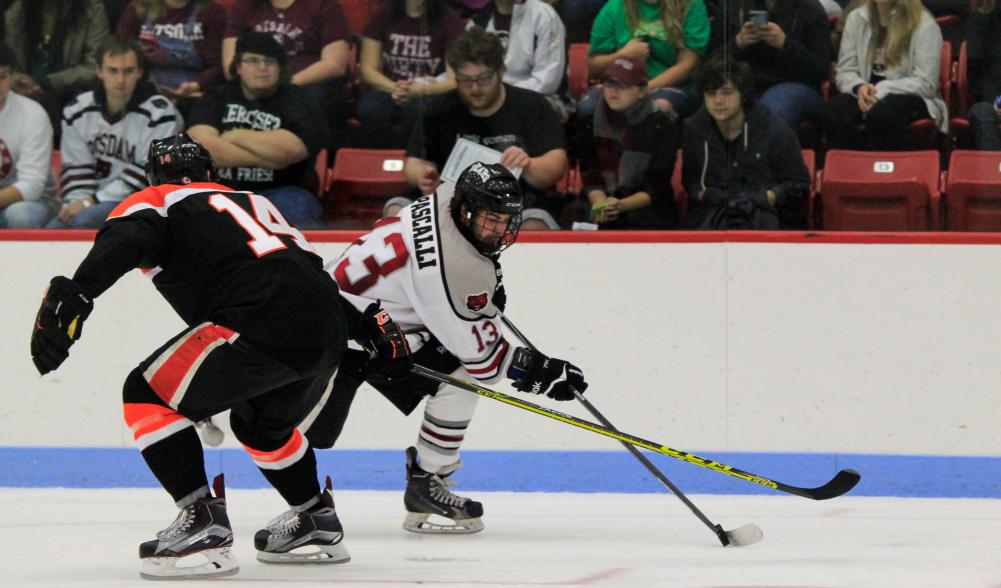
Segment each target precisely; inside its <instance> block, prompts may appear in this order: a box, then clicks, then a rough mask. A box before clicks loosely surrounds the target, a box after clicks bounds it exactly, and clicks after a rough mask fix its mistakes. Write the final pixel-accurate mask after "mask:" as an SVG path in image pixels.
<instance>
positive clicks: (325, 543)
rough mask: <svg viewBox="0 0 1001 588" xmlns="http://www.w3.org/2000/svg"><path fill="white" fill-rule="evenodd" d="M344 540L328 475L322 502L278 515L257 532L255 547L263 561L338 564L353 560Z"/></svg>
mask: <svg viewBox="0 0 1001 588" xmlns="http://www.w3.org/2000/svg"><path fill="white" fill-rule="evenodd" d="M343 539H344V528H343V527H341V521H340V519H338V518H337V512H336V511H335V510H334V493H333V491H332V490H331V484H330V477H329V476H328V477H327V484H326V488H324V490H323V492H322V493H321V494H320V502H319V504H317V505H316V506H314V507H312V508H310V509H309V510H306V511H305V512H296V511H293V510H289V511H287V512H285V513H283V514H281V515H279V516H277V517H275V518H274V519H272V520H271V521H270V522H268V524H267V527H266V528H264V529H261V530H260V531H258V532H257V533H256V534H255V535H254V547H256V548H257V560H258V561H260V562H262V563H280V564H284V563H329V564H339V563H347V562H349V561H351V555H350V554H348V550H347V549H346V548H345V547H344V544H343V542H342V541H343Z"/></svg>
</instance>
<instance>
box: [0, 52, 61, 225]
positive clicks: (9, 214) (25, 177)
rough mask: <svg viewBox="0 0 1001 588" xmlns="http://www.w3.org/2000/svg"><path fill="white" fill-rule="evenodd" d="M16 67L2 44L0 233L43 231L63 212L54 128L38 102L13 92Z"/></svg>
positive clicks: (0, 75)
mask: <svg viewBox="0 0 1001 588" xmlns="http://www.w3.org/2000/svg"><path fill="white" fill-rule="evenodd" d="M14 63H15V59H14V52H13V51H11V49H10V47H8V46H6V45H4V44H2V43H0V229H39V228H41V227H44V226H45V223H47V222H49V219H51V218H52V217H53V216H55V214H56V211H57V210H58V209H59V205H58V204H57V202H56V200H55V197H54V196H55V195H54V193H53V192H54V191H55V190H54V188H55V182H54V181H53V180H52V166H51V163H50V162H51V161H52V125H51V124H50V123H49V117H48V116H47V115H46V114H45V109H43V108H42V107H41V106H39V105H38V103H37V102H35V101H34V100H31V99H30V98H25V97H24V96H21V95H20V94H15V93H14V92H11V91H10V86H11V78H12V72H13V69H14Z"/></svg>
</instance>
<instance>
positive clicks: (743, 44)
mask: <svg viewBox="0 0 1001 588" xmlns="http://www.w3.org/2000/svg"><path fill="white" fill-rule="evenodd" d="M752 10H759V11H764V12H765V13H766V18H767V23H766V24H764V25H763V26H760V25H758V24H756V23H755V22H754V21H753V20H752V19H751V17H750V15H749V12H750V11H752ZM716 22H718V23H723V24H724V25H725V26H724V27H723V28H724V29H725V32H723V35H725V38H726V40H725V41H724V42H722V43H719V44H720V45H725V47H726V48H727V49H728V50H729V51H730V52H731V55H733V56H734V57H735V58H736V59H738V60H740V61H743V62H745V63H747V64H748V65H750V66H751V71H753V72H754V73H753V75H752V78H751V87H752V92H753V93H754V95H755V98H756V100H757V101H758V102H759V103H761V104H763V105H765V106H767V107H768V108H769V109H770V110H771V111H772V113H773V114H775V115H776V116H778V117H779V118H781V119H782V120H783V121H785V123H786V124H787V125H789V126H790V127H791V128H793V129H795V128H796V126H797V125H798V124H799V123H800V122H801V121H804V120H810V121H815V122H817V123H818V124H819V119H820V107H821V104H822V102H821V99H820V85H821V84H822V83H823V82H824V80H826V79H827V76H828V73H830V70H831V39H830V32H831V27H830V25H829V24H828V23H827V16H826V15H825V14H824V9H823V7H821V5H820V3H819V2H818V1H817V0H724V4H723V6H722V8H721V9H720V10H719V12H718V13H717V15H716Z"/></svg>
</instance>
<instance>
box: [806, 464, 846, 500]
mask: <svg viewBox="0 0 1001 588" xmlns="http://www.w3.org/2000/svg"><path fill="white" fill-rule="evenodd" d="M861 479H862V476H861V474H859V473H858V472H856V471H855V470H850V469H849V470H841V471H840V472H838V473H837V475H836V476H834V477H833V478H831V481H830V482H828V483H826V484H824V485H823V486H820V487H818V488H795V489H794V490H792V493H793V494H798V495H800V496H805V497H806V498H812V499H814V500H827V499H829V498H837V497H838V496H841V495H842V494H844V493H846V492H848V491H849V490H851V489H852V488H854V487H855V484H858V483H859V480H861Z"/></svg>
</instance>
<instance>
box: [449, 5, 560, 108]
mask: <svg viewBox="0 0 1001 588" xmlns="http://www.w3.org/2000/svg"><path fill="white" fill-rule="evenodd" d="M469 26H470V27H474V26H480V27H483V28H484V29H486V30H487V32H489V33H494V34H495V35H497V36H498V37H500V39H501V44H502V45H504V49H505V50H506V51H507V53H506V54H505V56H504V83H505V84H510V85H512V86H515V87H518V88H525V89H526V90H532V91H533V92H538V93H540V94H542V95H543V96H545V97H546V99H547V100H549V103H550V104H551V105H552V106H553V108H554V109H555V110H556V112H557V113H558V114H559V115H560V118H561V119H564V120H565V119H567V118H568V117H569V116H570V113H571V112H572V110H573V105H572V102H571V101H570V99H569V97H568V96H566V95H565V94H562V95H561V94H560V93H558V90H560V87H561V85H563V81H564V79H565V78H566V71H567V54H566V29H565V28H564V26H563V22H562V21H560V17H559V15H557V14H556V11H555V10H553V7H552V6H550V5H549V4H546V3H545V2H543V1H542V0H493V2H491V3H490V4H488V5H487V6H486V7H484V8H483V10H480V11H479V12H477V13H476V14H474V15H473V17H472V18H471V19H470V21H469ZM563 86H564V90H565V85H563Z"/></svg>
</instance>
